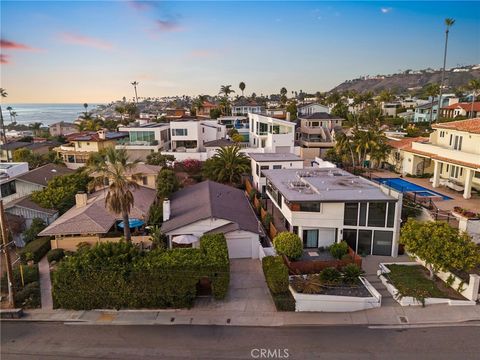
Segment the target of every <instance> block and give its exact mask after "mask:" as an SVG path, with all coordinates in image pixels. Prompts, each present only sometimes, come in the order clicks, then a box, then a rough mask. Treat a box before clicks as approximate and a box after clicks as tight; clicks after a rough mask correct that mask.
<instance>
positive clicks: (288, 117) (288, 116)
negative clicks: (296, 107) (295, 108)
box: [285, 111, 290, 121]
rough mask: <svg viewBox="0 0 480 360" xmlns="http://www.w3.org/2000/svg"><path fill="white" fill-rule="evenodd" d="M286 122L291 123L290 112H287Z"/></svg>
mask: <svg viewBox="0 0 480 360" xmlns="http://www.w3.org/2000/svg"><path fill="white" fill-rule="evenodd" d="M285 120H287V121H290V111H287V116H286V118H285Z"/></svg>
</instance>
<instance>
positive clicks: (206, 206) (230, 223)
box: [162, 180, 264, 259]
mask: <svg viewBox="0 0 480 360" xmlns="http://www.w3.org/2000/svg"><path fill="white" fill-rule="evenodd" d="M163 219H164V222H163V224H162V232H163V233H164V234H165V235H167V237H168V241H169V246H170V247H176V246H181V247H185V246H188V247H199V245H200V238H201V237H202V235H204V234H213V233H222V234H225V238H226V239H227V246H228V255H229V257H230V258H231V259H235V258H251V259H256V258H258V256H259V248H260V246H261V245H260V236H261V235H264V234H263V231H262V228H261V225H260V224H259V221H258V219H257V217H256V215H255V213H254V211H253V208H252V207H251V206H250V203H249V201H248V199H247V197H246V196H245V193H244V192H243V191H242V190H240V189H236V188H234V187H231V186H227V185H223V184H219V183H217V182H214V181H210V180H207V181H203V182H201V183H198V184H195V185H192V186H189V187H186V188H184V189H182V190H179V191H177V192H176V193H174V194H173V195H172V196H171V198H170V199H167V200H165V201H164V203H163Z"/></svg>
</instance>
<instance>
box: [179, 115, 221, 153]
mask: <svg viewBox="0 0 480 360" xmlns="http://www.w3.org/2000/svg"><path fill="white" fill-rule="evenodd" d="M226 135H227V131H226V126H225V125H222V124H219V123H218V121H217V120H200V121H199V120H186V121H172V122H170V138H171V147H170V148H171V150H172V151H176V152H200V151H205V146H204V144H205V143H206V142H209V141H213V140H219V139H223V138H225V136H226Z"/></svg>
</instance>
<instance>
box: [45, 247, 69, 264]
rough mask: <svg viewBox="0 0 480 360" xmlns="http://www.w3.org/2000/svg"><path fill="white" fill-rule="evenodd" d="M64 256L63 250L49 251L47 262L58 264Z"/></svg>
mask: <svg viewBox="0 0 480 360" xmlns="http://www.w3.org/2000/svg"><path fill="white" fill-rule="evenodd" d="M64 256H65V252H64V250H63V249H60V248H58V249H51V250H49V251H48V253H47V260H48V262H49V263H51V262H52V261H56V262H59V261H60V260H62V259H63V258H64Z"/></svg>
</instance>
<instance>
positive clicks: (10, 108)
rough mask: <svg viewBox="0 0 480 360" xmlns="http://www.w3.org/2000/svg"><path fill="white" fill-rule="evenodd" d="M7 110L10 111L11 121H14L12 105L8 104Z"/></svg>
mask: <svg viewBox="0 0 480 360" xmlns="http://www.w3.org/2000/svg"><path fill="white" fill-rule="evenodd" d="M7 111H8V114H9V115H10V122H13V117H12V111H13V108H12V107H11V106H7Z"/></svg>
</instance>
